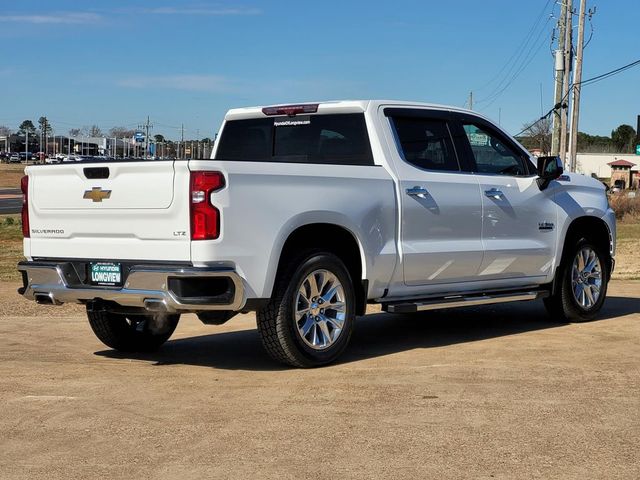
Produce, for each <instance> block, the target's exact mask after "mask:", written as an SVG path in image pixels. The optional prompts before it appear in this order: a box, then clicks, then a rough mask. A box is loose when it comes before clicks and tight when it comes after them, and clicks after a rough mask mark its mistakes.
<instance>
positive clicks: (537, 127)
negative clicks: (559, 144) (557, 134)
mask: <svg viewBox="0 0 640 480" xmlns="http://www.w3.org/2000/svg"><path fill="white" fill-rule="evenodd" d="M527 125H529V124H526V125H524V126H523V128H526V127H527ZM551 127H552V119H551V118H550V117H546V118H542V119H540V120H538V121H537V122H535V123H533V124H531V125H530V126H529V128H526V130H524V132H523V133H522V136H526V137H528V138H529V139H530V140H531V142H530V144H531V146H532V147H535V148H539V149H540V151H541V152H542V154H543V155H547V154H549V153H551Z"/></svg>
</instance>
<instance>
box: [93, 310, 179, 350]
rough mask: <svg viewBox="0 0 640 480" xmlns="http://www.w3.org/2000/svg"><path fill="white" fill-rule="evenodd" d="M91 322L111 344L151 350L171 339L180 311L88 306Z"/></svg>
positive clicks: (95, 331) (116, 347)
mask: <svg viewBox="0 0 640 480" xmlns="http://www.w3.org/2000/svg"><path fill="white" fill-rule="evenodd" d="M87 317H88V318H89V325H91V329H92V330H93V333H95V334H96V337H98V339H99V340H100V341H101V342H102V343H104V344H105V345H106V346H107V347H111V348H113V349H115V350H120V351H122V352H149V351H153V350H156V349H157V348H158V347H160V345H162V344H163V343H164V342H166V341H167V340H169V337H171V335H172V334H173V332H174V330H175V329H176V327H177V326H178V320H179V319H180V315H166V314H155V315H121V314H118V313H112V312H105V311H89V310H87Z"/></svg>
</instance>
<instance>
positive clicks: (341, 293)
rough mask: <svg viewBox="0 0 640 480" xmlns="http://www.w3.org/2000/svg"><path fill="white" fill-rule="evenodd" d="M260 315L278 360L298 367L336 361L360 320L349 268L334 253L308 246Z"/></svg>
mask: <svg viewBox="0 0 640 480" xmlns="http://www.w3.org/2000/svg"><path fill="white" fill-rule="evenodd" d="M257 321H258V332H259V333H260V338H261V340H262V344H263V346H264V347H265V349H266V350H267V353H268V354H269V355H270V356H271V357H272V358H273V359H275V360H276V361H278V362H281V363H285V364H288V365H292V366H295V367H314V366H319V365H324V364H327V363H330V362H333V361H334V360H335V359H336V358H338V357H339V356H340V354H341V353H342V352H343V351H344V350H345V348H346V347H347V344H348V343H349V340H350V338H351V335H352V333H353V326H354V322H355V292H354V288H353V283H352V280H351V276H350V274H349V271H348V270H347V269H346V267H345V265H344V263H343V262H342V260H340V259H339V258H338V257H336V256H335V255H333V254H331V253H327V252H320V251H307V252H303V253H302V254H300V255H299V256H297V257H296V259H294V261H292V262H291V263H290V266H289V267H288V268H286V269H285V270H284V271H283V272H282V274H281V275H280V276H279V278H278V280H277V282H276V286H275V287H274V295H273V297H272V299H271V300H270V301H269V304H268V305H267V306H266V307H265V308H263V309H262V310H260V311H258V313H257Z"/></svg>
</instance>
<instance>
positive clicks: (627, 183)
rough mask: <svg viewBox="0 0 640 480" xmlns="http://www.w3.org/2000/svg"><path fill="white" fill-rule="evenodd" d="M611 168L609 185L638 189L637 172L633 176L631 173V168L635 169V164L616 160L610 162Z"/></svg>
mask: <svg viewBox="0 0 640 480" xmlns="http://www.w3.org/2000/svg"><path fill="white" fill-rule="evenodd" d="M609 166H610V167H611V185H614V186H616V187H619V188H621V189H623V190H624V189H625V188H638V175H637V173H638V172H635V173H636V174H635V175H634V174H633V172H632V171H631V167H635V166H636V164H635V163H632V162H629V161H627V160H616V161H615V162H610V163H609Z"/></svg>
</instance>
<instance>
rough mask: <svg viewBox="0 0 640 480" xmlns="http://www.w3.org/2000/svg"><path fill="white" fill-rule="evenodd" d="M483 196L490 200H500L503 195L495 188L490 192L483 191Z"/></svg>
mask: <svg viewBox="0 0 640 480" xmlns="http://www.w3.org/2000/svg"><path fill="white" fill-rule="evenodd" d="M484 194H485V195H486V196H487V197H491V198H495V199H500V198H502V197H504V194H503V193H502V191H501V190H498V189H497V188H492V189H490V190H485V191H484Z"/></svg>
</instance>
